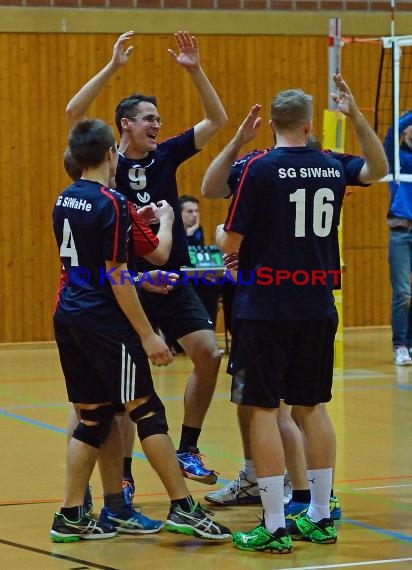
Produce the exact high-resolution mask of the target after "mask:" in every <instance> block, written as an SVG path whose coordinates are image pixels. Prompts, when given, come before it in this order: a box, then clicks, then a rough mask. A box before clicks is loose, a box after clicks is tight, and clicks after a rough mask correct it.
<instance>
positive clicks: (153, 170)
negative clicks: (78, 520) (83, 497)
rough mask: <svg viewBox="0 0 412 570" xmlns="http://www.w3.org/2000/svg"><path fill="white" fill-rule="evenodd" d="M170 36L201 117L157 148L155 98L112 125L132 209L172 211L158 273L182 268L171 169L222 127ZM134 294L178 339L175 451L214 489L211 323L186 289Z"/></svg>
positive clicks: (201, 81)
mask: <svg viewBox="0 0 412 570" xmlns="http://www.w3.org/2000/svg"><path fill="white" fill-rule="evenodd" d="M132 35H133V32H126V33H124V34H122V35H121V36H120V37H119V38H118V40H117V42H116V44H115V46H114V48H113V56H112V59H111V60H110V62H109V63H108V64H107V65H106V66H105V67H104V68H103V69H102V70H101V71H100V72H99V73H97V74H96V75H95V76H94V77H93V78H92V79H90V81H88V82H87V83H86V84H85V85H84V86H83V87H82V88H81V89H80V90H79V92H78V93H77V94H76V95H75V96H74V97H73V98H72V99H71V101H70V102H69V103H68V105H67V108H66V113H67V117H68V120H69V124H70V125H71V126H72V125H74V124H75V123H76V122H78V121H79V120H82V119H83V118H85V115H86V112H87V109H88V107H89V105H90V104H91V103H92V102H93V100H94V99H95V97H96V96H97V94H98V93H99V91H100V90H101V88H102V87H103V86H104V85H105V84H106V83H107V81H108V79H109V78H110V77H111V76H112V75H113V73H115V72H116V71H117V70H118V69H119V68H121V67H123V66H124V65H125V64H126V63H127V61H128V58H129V56H130V55H131V53H132V51H133V47H132V46H129V47H128V48H126V49H125V48H124V44H125V42H126V41H128V40H129V39H130V38H131V37H132ZM175 38H176V41H177V45H178V49H179V53H178V54H176V53H174V52H173V51H172V50H168V51H169V53H170V54H171V56H172V57H173V59H174V60H175V61H176V62H177V63H178V64H179V65H180V66H181V67H183V68H184V69H186V71H187V72H188V73H189V76H190V78H191V80H192V82H193V85H194V87H195V89H196V91H197V92H198V94H199V97H200V99H201V103H202V106H203V110H204V116H203V118H202V119H201V120H200V121H199V122H198V123H197V124H195V125H194V126H193V127H192V128H190V129H188V130H187V131H185V132H183V134H181V135H178V136H176V137H172V138H171V139H168V140H166V141H164V142H161V143H159V144H158V142H157V137H158V135H159V129H160V127H161V121H160V118H159V114H158V111H157V106H156V99H155V98H154V97H150V96H144V95H139V94H134V95H132V96H130V97H128V98H126V99H123V100H122V101H121V102H120V103H119V105H118V106H117V109H116V124H117V126H118V128H119V132H120V135H121V140H120V149H119V150H120V159H119V165H118V170H117V174H116V188H117V190H118V191H119V192H121V193H122V194H124V195H125V196H127V198H128V199H129V200H130V201H131V202H132V203H134V204H136V205H137V207H140V206H144V205H146V204H147V203H148V202H150V201H153V202H155V203H156V202H157V201H158V200H161V199H165V200H167V201H168V202H169V204H170V205H171V206H172V207H173V208H174V211H175V224H174V227H173V246H172V252H171V256H170V258H169V261H168V262H167V265H166V266H164V267H163V269H170V270H174V271H176V270H179V268H180V266H181V265H185V264H187V262H188V252H187V247H186V241H185V233H184V229H183V224H182V222H181V217H180V206H179V201H178V194H177V185H176V170H177V168H178V167H179V165H180V164H181V163H182V162H184V161H185V160H187V159H189V158H190V157H191V156H193V155H195V154H196V153H197V152H198V151H199V150H201V149H202V148H203V147H204V146H205V145H206V144H207V143H208V142H209V140H210V139H211V138H212V137H213V136H214V135H215V134H216V133H217V131H218V130H219V129H220V128H221V127H222V126H223V125H224V124H225V123H226V122H227V115H226V112H225V110H224V108H223V106H222V104H221V102H220V100H219V97H218V95H217V93H216V92H215V90H214V88H213V86H212V85H211V83H210V81H209V80H208V78H207V77H206V75H205V73H204V71H203V70H202V68H201V65H200V54H199V49H198V45H197V40H196V38H195V37H194V36H191V35H190V34H189V33H188V32H178V33H177V34H175ZM148 267H149V266H148V265H147V264H144V263H142V264H140V265H139V266H138V268H139V269H140V270H142V269H143V270H145V269H148ZM140 296H141V302H142V305H143V307H144V309H145V311H146V313H147V315H148V317H149V319H150V321H151V322H152V324H153V325H154V326H157V327H160V329H162V330H163V331H164V333H165V336H166V337H167V338H170V339H176V340H178V342H179V344H180V345H181V346H182V348H183V349H184V351H185V353H186V354H187V355H188V356H189V357H190V359H191V360H192V362H193V365H194V368H193V371H192V373H191V374H190V377H189V379H188V383H187V386H186V390H185V394H184V417H183V425H182V431H181V437H180V443H179V449H178V458H179V461H180V465H181V468H182V472H183V474H184V475H185V476H186V477H189V478H190V479H193V480H196V481H199V482H203V483H206V484H214V483H215V482H216V480H217V475H216V473H215V472H214V471H213V470H210V469H206V468H205V466H204V465H203V462H202V460H201V457H200V455H199V450H198V447H197V445H198V438H199V436H200V432H201V427H202V424H203V421H204V418H205V415H206V412H207V410H208V408H209V405H210V402H211V399H212V396H213V393H214V389H215V386H216V380H217V374H218V371H219V366H220V361H221V355H220V351H219V347H218V345H217V342H216V337H215V334H214V330H213V328H214V325H213V322H212V321H211V319H209V318H208V315H207V313H206V311H205V310H204V308H203V306H202V305H201V303H200V301H199V299H198V297H197V296H196V295H195V293H194V291H193V290H192V288H191V287H187V286H181V287H174V288H173V291H171V292H170V293H169V294H168V295H165V296H161V297H158V296H157V295H154V294H152V293H146V292H141V294H140ZM129 428H130V426H129ZM124 431H126V429H124ZM133 436H134V430H133V429H132V430H131V431H130V429H129V431H128V443H127V446H128V447H129V456H131V452H132V449H133V446H132V443H133V441H132V438H133ZM125 466H126V467H127V472H126V473H125V475H126V481H125V483H126V484H127V483H129V481H128V480H130V483H131V490H132V491H133V488H134V485H133V479H132V474H131V470H130V457H129V458H125Z"/></svg>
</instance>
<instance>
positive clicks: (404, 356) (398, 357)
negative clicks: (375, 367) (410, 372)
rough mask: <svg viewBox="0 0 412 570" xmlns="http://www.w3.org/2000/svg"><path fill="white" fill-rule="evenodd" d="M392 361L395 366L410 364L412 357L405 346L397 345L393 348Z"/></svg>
mask: <svg viewBox="0 0 412 570" xmlns="http://www.w3.org/2000/svg"><path fill="white" fill-rule="evenodd" d="M393 361H394V363H395V364H396V365H397V366H410V365H411V364H412V358H411V357H410V355H409V351H408V349H407V348H406V346H398V347H396V348H395V349H394V356H393Z"/></svg>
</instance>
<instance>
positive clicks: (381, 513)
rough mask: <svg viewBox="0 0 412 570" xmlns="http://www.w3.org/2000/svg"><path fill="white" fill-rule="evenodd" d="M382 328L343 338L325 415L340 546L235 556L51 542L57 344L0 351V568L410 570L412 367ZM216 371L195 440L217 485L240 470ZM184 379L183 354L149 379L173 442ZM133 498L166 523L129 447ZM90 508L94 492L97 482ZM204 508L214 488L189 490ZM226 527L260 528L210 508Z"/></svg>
mask: <svg viewBox="0 0 412 570" xmlns="http://www.w3.org/2000/svg"><path fill="white" fill-rule="evenodd" d="M391 359H392V353H391V348H390V330H389V329H388V328H374V329H352V330H347V331H345V371H344V374H343V375H342V376H340V377H336V379H335V384H334V386H335V387H334V399H333V401H332V403H331V404H330V414H331V417H332V419H333V421H334V424H335V427H336V432H337V437H338V461H337V472H336V482H335V490H336V494H337V495H338V497H339V499H340V502H341V505H342V508H343V515H344V516H343V519H342V521H340V522H338V523H337V528H338V533H339V534H338V537H339V538H338V542H337V544H336V545H324V546H320V545H315V544H309V543H303V542H298V543H296V544H295V548H294V551H293V553H292V554H289V555H271V554H259V553H248V552H241V551H239V550H236V549H235V548H234V547H233V546H232V545H231V543H230V541H229V542H225V543H222V544H217V543H213V542H207V541H201V540H197V539H192V538H190V537H184V536H178V535H173V534H169V533H167V532H164V531H162V532H160V533H159V534H155V535H143V536H134V537H133V536H130V535H129V536H127V535H120V536H118V537H116V538H114V539H111V540H102V541H80V542H78V543H73V544H53V543H52V542H50V540H49V534H48V533H49V529H50V525H51V522H52V517H53V513H54V511H55V510H58V509H59V506H60V501H61V497H62V492H63V484H64V471H65V448H66V438H65V428H66V421H67V416H68V411H69V406H68V404H67V402H66V394H65V388H64V383H63V379H62V374H61V371H60V365H59V361H58V357H57V352H56V349H55V348H54V345H53V344H51V343H50V344H39V345H30V344H29V345H8V346H5V345H3V346H2V345H0V398H1V399H0V402H1V403H0V445H1V470H0V562H1V568H3V569H4V568H7V569H8V570H27V569H30V570H52V569H53V570H57V569H58V570H64V569H67V570H68V569H71V570H85V569H88V568H91V569H92V568H93V569H94V568H100V569H106V570H129V569H138V570H146V569H150V570H152V569H153V570H169V569H173V570H174V569H176V570H187V569H193V568H195V567H196V568H199V570H200V569H202V570H203V569H205V570H208V569H212V568H213V569H217V570H234V569H239V570H257V569H259V570H276V569H286V568H288V569H295V570H298V569H299V570H309V569H323V568H355V567H358V566H360V567H365V568H368V569H369V568H370V569H381V570H389V569H394V570H396V569H399V570H406V569H411V568H412V366H411V367H395V366H394V365H393V364H392V360H391ZM225 360H226V359H224V362H223V363H222V367H221V373H220V377H219V382H218V386H217V390H216V395H215V397H214V401H213V403H212V406H211V409H210V412H209V415H208V417H207V420H206V424H205V427H204V433H203V435H202V437H201V451H202V452H203V453H204V454H205V455H206V460H205V463H206V465H207V466H210V467H212V468H215V469H216V470H218V471H219V472H220V478H219V485H221V484H224V483H226V482H228V481H229V480H231V479H232V478H233V477H234V475H235V474H237V471H238V469H239V467H240V466H241V465H242V451H241V445H240V438H239V433H238V428H237V423H236V414H235V406H233V405H232V404H230V403H229V397H228V395H229V378H228V376H226V374H225V373H224V370H225ZM189 370H190V365H189V361H188V360H187V358H186V357H185V356H178V357H176V359H175V361H174V363H173V364H172V365H171V366H169V367H168V368H167V369H164V370H161V371H158V370H156V371H155V372H154V374H155V382H156V386H157V390H158V393H159V395H160V396H161V397H162V398H163V400H164V402H165V404H166V409H167V413H168V419H169V424H170V426H171V435H172V437H173V438H174V439H175V440H176V438H177V437H178V434H179V431H180V428H179V426H180V421H181V416H182V393H183V389H184V386H185V380H186V376H187V373H188V371H189ZM133 471H134V476H135V479H136V484H137V496H136V499H135V500H136V501H137V502H138V503H139V504H140V505H142V506H143V507H144V510H145V513H146V514H148V515H150V516H153V517H155V518H163V519H164V518H165V516H166V514H167V511H168V500H167V497H166V495H165V493H164V491H163V488H162V486H161V484H160V482H159V481H158V479H157V477H156V476H155V475H154V472H153V471H152V470H151V468H150V466H149V465H148V463H147V461H146V460H145V458H144V456H143V455H142V452H141V448H140V445H139V443H136V448H135V459H134V469H133ZM92 483H93V494H94V496H95V507H96V510H98V509H99V507H100V505H101V502H102V500H101V486H100V481H99V478H98V475H97V473H95V474H93V480H92ZM189 486H190V489H191V491H192V492H193V494H194V496H195V497H197V498H199V499H202V496H203V494H204V493H205V492H207V491H208V490H210V489H211V487H207V486H204V485H200V484H196V483H191V482H189ZM214 511H215V513H216V515H215V516H216V519H217V520H219V521H220V522H222V523H223V524H226V525H227V526H229V527H230V528H231V529H232V530H235V529H241V530H250V529H251V528H252V527H253V526H255V524H256V523H257V522H258V521H257V518H256V515H259V514H260V509H259V508H256V507H254V506H248V507H229V508H215V509H214Z"/></svg>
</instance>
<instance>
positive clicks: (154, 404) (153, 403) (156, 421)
mask: <svg viewBox="0 0 412 570" xmlns="http://www.w3.org/2000/svg"><path fill="white" fill-rule="evenodd" d="M147 414H151V415H150V416H148V417H145V416H147ZM129 415H130V419H131V420H132V421H133V422H134V423H135V424H136V427H137V435H138V436H139V439H140V441H142V440H143V439H145V438H146V437H149V435H158V434H166V433H167V432H168V431H169V426H168V425H167V420H166V411H165V407H164V405H163V403H162V401H161V399H160V398H159V396H158V395H157V394H153V395H152V396H151V397H150V398H149V400H148V401H147V402H145V403H144V404H142V405H141V406H138V407H137V408H135V409H134V410H132V411H131V412H130V414H129Z"/></svg>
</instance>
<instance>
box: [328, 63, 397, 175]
mask: <svg viewBox="0 0 412 570" xmlns="http://www.w3.org/2000/svg"><path fill="white" fill-rule="evenodd" d="M333 81H334V82H335V85H336V87H337V89H338V93H334V94H332V95H331V97H332V99H333V100H334V101H335V103H336V104H337V107H338V110H339V111H341V112H342V113H343V114H344V115H346V116H347V117H348V118H349V119H350V121H351V123H352V126H353V128H354V130H355V133H356V135H357V137H358V140H359V143H360V145H361V149H362V154H363V157H364V159H365V164H364V165H363V167H362V169H361V171H360V174H359V181H360V182H362V183H363V184H369V183H371V182H376V181H378V180H380V179H381V178H383V177H384V176H386V175H387V174H388V170H389V166H388V161H387V158H386V154H385V150H384V148H383V145H382V143H381V141H380V140H379V138H378V136H377V134H376V133H375V131H374V130H373V129H372V127H371V126H370V125H369V123H368V121H367V120H366V119H365V117H364V116H363V115H362V113H361V112H360V111H359V108H358V106H357V104H356V101H355V98H354V96H353V95H352V92H351V90H350V89H349V87H348V85H347V84H346V82H345V81H344V79H343V77H342V76H341V75H340V74H335V75H334V76H333Z"/></svg>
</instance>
